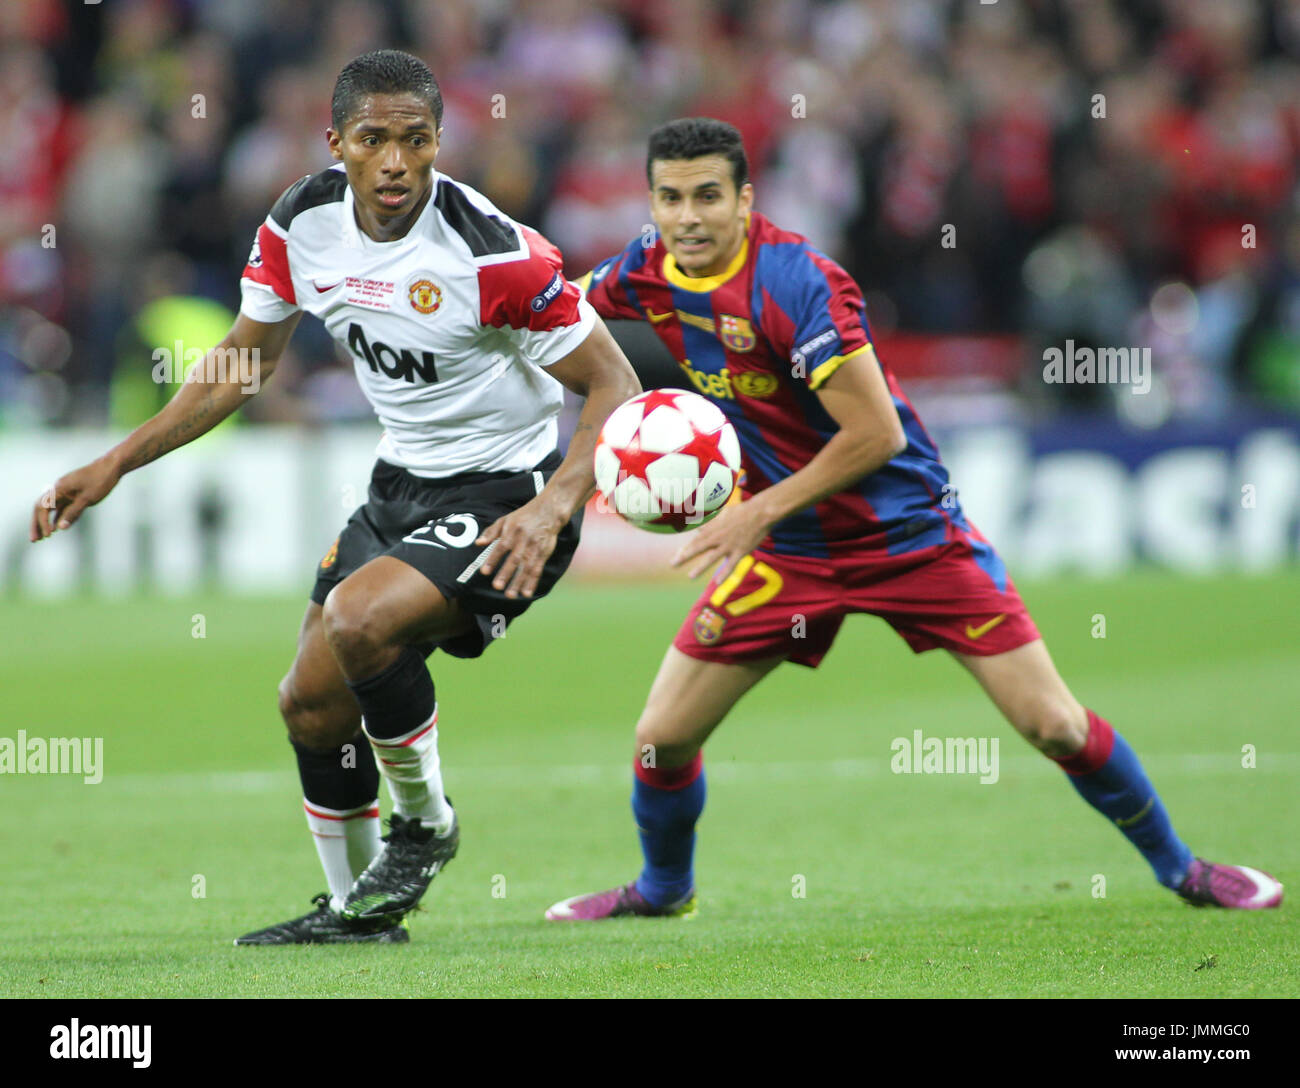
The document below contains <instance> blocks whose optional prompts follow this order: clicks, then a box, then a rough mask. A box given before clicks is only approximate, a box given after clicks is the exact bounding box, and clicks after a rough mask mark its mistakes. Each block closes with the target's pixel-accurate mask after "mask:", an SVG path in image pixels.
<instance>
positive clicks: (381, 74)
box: [330, 49, 442, 132]
mask: <svg viewBox="0 0 1300 1088" xmlns="http://www.w3.org/2000/svg"><path fill="white" fill-rule="evenodd" d="M371 94H413V95H415V96H416V97H417V98H422V99H423V100H424V101H425V102H426V103H427V104H428V106H429V109H431V110H432V111H433V119H434V128H442V91H441V90H439V89H438V81H437V80H436V79H434V78H433V73H432V72H431V71H429V66H428V65H427V64H425V63H424V61H422V60H421V59H420V58H419V57H413V56H412V55H411V54H410V53H403V52H402V51H401V50H400V49H376V50H375V51H374V52H373V53H362V54H361V56H359V57H357V58H356V59H355V60H350V61H348V63H347V64H345V65H344V66H343V71H341V72H340V73H339V78H338V79H337V80H336V81H335V83H334V98H333V99H332V100H331V102H330V122H331V124H333V126H334V131H335V132H342V131H343V126H344V125H345V124H347V122H348V119H349V118H350V117H351V116H352V115H353V114H354V113H356V111H357V106H358V105H359V104H360V102H361V99H363V98H365V97H366V95H371Z"/></svg>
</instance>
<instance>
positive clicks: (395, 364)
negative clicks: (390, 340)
mask: <svg viewBox="0 0 1300 1088" xmlns="http://www.w3.org/2000/svg"><path fill="white" fill-rule="evenodd" d="M348 349H349V350H350V351H351V352H352V354H353V355H355V356H356V357H357V358H358V359H361V360H363V361H364V362H365V363H366V365H367V366H369V367H370V369H371V370H372V371H374V373H376V374H380V373H382V374H387V375H388V377H390V378H399V379H401V380H402V381H404V382H410V383H411V384H412V385H414V384H415V383H416V382H417V381H421V382H436V381H437V380H438V370H437V368H436V367H435V366H434V360H433V352H431V351H422V352H420V357H419V358H418V359H417V358H416V357H415V352H414V351H411V350H410V349H409V348H391V347H389V346H388V345H387V344H385V343H384V342H383V341H382V340H375V341H374V342H373V343H372V342H371V341H370V340H368V339H367V338H366V330H365V329H363V328H362V327H361V326H360V325H358V324H357V323H356V322H355V321H354V322H352V324H350V325H349V326H348ZM417 375H418V377H417Z"/></svg>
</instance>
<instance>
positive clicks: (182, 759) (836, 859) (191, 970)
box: [0, 574, 1300, 997]
mask: <svg viewBox="0 0 1300 1088" xmlns="http://www.w3.org/2000/svg"><path fill="white" fill-rule="evenodd" d="M1021 589H1022V592H1023V593H1024V595H1025V597H1026V599H1027V601H1028V603H1029V605H1030V608H1031V610H1033V612H1034V614H1035V617H1036V619H1037V620H1038V623H1039V626H1040V627H1041V628H1042V629H1043V631H1044V633H1045V635H1046V637H1047V639H1048V645H1049V646H1050V647H1051V648H1052V650H1053V653H1054V656H1055V657H1056V660H1057V663H1058V665H1059V666H1060V668H1061V671H1062V672H1063V674H1064V675H1065V676H1066V678H1067V680H1068V681H1069V682H1070V684H1071V686H1072V687H1073V689H1074V690H1075V692H1076V694H1077V695H1078V696H1079V697H1080V699H1081V700H1082V701H1083V702H1084V703H1085V704H1086V705H1089V706H1092V707H1094V708H1096V709H1097V710H1098V711H1099V712H1100V713H1102V714H1103V715H1104V716H1106V717H1108V718H1110V720H1111V721H1112V722H1113V723H1114V724H1115V726H1116V728H1117V729H1119V730H1121V731H1122V732H1123V733H1124V734H1125V735H1126V736H1127V737H1128V738H1129V740H1130V741H1131V742H1132V743H1133V745H1134V747H1135V748H1136V749H1137V751H1138V752H1139V754H1140V755H1141V756H1142V757H1143V759H1144V761H1145V764H1146V766H1147V769H1148V771H1149V772H1150V773H1151V775H1152V777H1153V779H1154V780H1155V782H1156V784H1157V785H1158V786H1159V787H1160V789H1161V791H1162V794H1163V796H1164V798H1165V801H1166V803H1167V804H1168V806H1169V808H1170V811H1171V813H1172V815H1173V817H1174V821H1175V825H1176V826H1177V827H1178V828H1179V830H1180V832H1181V834H1182V836H1183V837H1184V838H1185V839H1186V840H1187V841H1188V843H1189V844H1190V845H1191V846H1192V848H1193V849H1194V850H1195V851H1196V852H1197V853H1200V854H1202V855H1204V856H1208V857H1210V858H1212V859H1217V860H1224V861H1238V862H1243V863H1246V864H1253V865H1257V866H1259V867H1261V868H1264V869H1268V870H1269V871H1271V872H1273V873H1274V874H1275V875H1276V876H1278V877H1279V878H1280V879H1282V880H1283V881H1284V882H1285V883H1286V884H1287V885H1288V886H1289V888H1290V894H1292V895H1295V894H1300V836H1297V834H1296V830H1297V828H1298V827H1300V789H1297V786H1298V785H1300V737H1298V736H1297V734H1296V725H1297V717H1298V715H1297V709H1296V708H1297V705H1298V703H1300V699H1298V696H1300V669H1297V657H1298V655H1297V650H1298V649H1300V645H1298V644H1300V623H1298V622H1297V619H1296V616H1297V613H1298V611H1300V607H1298V606H1300V575H1297V574H1289V575H1286V576H1278V577H1268V578H1259V579H1250V578H1231V579H1230V578H1214V579H1205V580H1184V579H1179V578H1174V577H1171V576H1164V575H1158V576H1157V575H1144V576H1134V577H1133V578H1131V579H1126V580H1123V581H1112V582H1081V581H1070V580H1061V581H1055V582H1052V583H1050V584H1033V583H1029V584H1025V585H1022V586H1021ZM692 595H693V587H692V586H690V585H688V584H685V583H681V584H678V583H671V584H665V585H659V586H653V587H637V588H628V587H610V586H602V587H593V586H590V585H574V584H568V585H565V586H562V587H561V589H560V590H559V591H557V595H556V597H555V598H554V599H552V600H548V601H546V602H544V603H542V604H541V605H540V606H539V607H537V608H536V609H535V610H534V612H533V613H532V614H530V615H529V616H527V617H526V618H525V619H523V620H521V621H520V622H519V623H518V624H516V625H515V626H514V627H513V628H512V629H511V631H510V632H509V635H508V636H507V637H506V638H505V640H504V641H503V642H502V643H501V644H500V645H498V646H496V647H494V648H493V649H492V650H491V651H490V652H489V654H488V655H487V656H486V657H485V658H484V659H483V660H481V661H478V662H472V663H464V662H458V661H453V660H450V659H445V658H442V657H440V656H438V655H436V656H435V657H434V658H433V659H432V662H431V663H432V666H433V674H434V678H435V681H436V683H437V685H438V693H439V700H440V704H441V715H440V732H441V737H442V751H443V765H444V768H445V773H446V779H447V788H448V792H449V793H450V794H451V796H452V797H453V798H454V799H455V801H456V805H457V808H458V810H459V812H460V814H461V820H462V825H463V836H462V846H461V852H460V856H459V857H458V858H457V859H456V861H455V862H454V863H453V864H452V865H451V866H450V867H449V868H448V869H447V871H446V873H445V874H443V875H442V876H440V877H439V878H438V880H437V881H436V882H435V883H434V885H433V887H432V888H431V890H430V893H429V895H428V896H427V898H426V900H425V907H426V910H425V911H423V912H421V913H419V914H417V915H416V916H415V917H414V918H413V920H412V922H411V934H412V938H411V943H410V944H409V945H408V946H404V947H403V946H386V947H325V948H288V949H274V948H271V949H267V948H240V949H236V948H233V947H232V946H231V939H232V938H233V937H234V936H236V935H237V934H239V933H242V932H244V931H246V930H248V929H252V928H255V927H258V926H261V925H265V924H268V923H270V922H273V921H277V920H279V919H281V918H285V917H288V916H290V915H292V914H298V913H301V912H302V911H305V910H307V909H309V903H308V899H309V898H310V896H311V895H312V894H313V893H315V892H317V891H320V890H322V888H323V886H324V881H323V879H322V877H321V874H320V871H319V866H318V863H317V861H316V857H315V852H314V850H313V849H312V845H311V841H310V838H309V836H308V833H307V830H306V826H305V823H304V820H303V817H302V812H301V808H300V805H299V798H300V794H299V793H298V784H297V777H296V774H295V772H294V768H293V762H292V759H291V753H290V750H289V748H288V745H287V744H286V743H285V740H284V735H283V726H282V725H281V724H280V722H279V719H278V716H277V713H276V708H275V687H276V683H277V682H278V680H279V678H280V676H281V675H282V673H283V672H284V670H285V668H286V666H287V665H288V663H289V660H290V657H291V654H292V649H293V643H294V637H295V634H296V630H297V623H298V620H299V618H300V615H301V611H302V607H303V602H302V601H299V600H296V599H280V600H255V601H244V600H241V601H236V600H231V599H228V598H223V597H218V596H214V595H210V596H206V597H202V598H193V599H183V600H127V601H118V602H106V601H74V602H66V603H63V602H60V603H40V602H30V601H29V602H12V601H11V602H6V603H3V604H0V692H3V725H0V737H15V736H16V734H17V731H18V730H19V729H25V730H26V731H27V733H28V735H29V736H42V737H50V736H78V737H80V736H102V737H103V738H104V765H105V766H104V778H103V781H102V782H101V783H100V784H98V785H86V784H83V783H82V782H81V780H80V779H78V778H73V777H70V776H55V775H23V776H13V775H5V776H4V777H2V778H0V886H3V889H4V905H5V909H4V925H3V927H0V995H3V996H51V997H81V996H154V997H166V996H237V995H238V996H268V997H271V996H294V995H319V996H372V995H373V996H383V995H410V996H432V995H458V996H507V995H540V996H560V995H584V996H668V995H687V996H711V995H719V996H724V995H725V996H795V995H808V996H830V995H846V996H917V997H920V996H925V997H932V996H1179V997H1181V996H1209V995H1213V996H1264V995H1269V996H1295V995H1297V994H1300V967H1298V966H1297V965H1298V964H1300V937H1298V936H1297V927H1296V925H1295V922H1294V918H1293V914H1294V910H1295V903H1294V902H1292V903H1288V904H1286V905H1284V906H1283V908H1282V909H1281V910H1279V911H1268V912H1263V913H1260V914H1246V913H1226V912H1217V911H1216V912H1210V911H1195V910H1192V909H1190V908H1187V907H1185V906H1184V905H1183V904H1182V903H1180V902H1179V901H1177V900H1176V899H1175V898H1174V897H1172V896H1171V895H1170V894H1169V893H1168V892H1166V891H1164V890H1162V889H1161V888H1159V887H1158V886H1157V885H1156V884H1155V882H1154V880H1153V879H1152V878H1151V875H1150V871H1149V870H1148V868H1147V866H1146V864H1145V863H1144V862H1143V861H1142V860H1141V858H1140V857H1139V856H1138V855H1137V854H1136V853H1135V852H1134V851H1133V850H1132V849H1131V848H1130V847H1129V846H1128V844H1127V843H1126V842H1125V841H1124V840H1123V839H1122V838H1121V836H1120V835H1119V834H1118V833H1117V832H1116V831H1115V830H1114V829H1113V828H1110V827H1107V826H1106V824H1105V822H1104V821H1103V820H1102V819H1101V818H1100V817H1098V816H1097V815H1095V814H1094V813H1093V812H1092V811H1091V810H1090V809H1089V808H1088V807H1087V806H1086V805H1084V803H1083V802H1082V801H1081V800H1079V798H1078V797H1077V796H1076V795H1075V794H1074V792H1073V790H1071V789H1070V788H1069V787H1068V785H1067V784H1066V783H1065V781H1064V778H1063V776H1062V775H1061V773H1060V772H1059V771H1058V770H1057V769H1056V768H1055V767H1053V766H1052V765H1051V764H1049V763H1048V762H1047V761H1046V760H1044V759H1042V758H1041V757H1040V756H1038V755H1036V754H1034V753H1033V752H1032V750H1031V749H1029V748H1028V746H1027V745H1025V744H1024V743H1023V742H1022V741H1020V740H1019V739H1018V738H1016V737H1015V736H1014V735H1013V734H1012V733H1011V731H1010V729H1009V727H1007V726H1006V725H1005V724H1004V723H1003V722H1002V721H1001V719H1000V718H999V717H998V716H997V714H996V712H995V711H994V709H993V708H992V707H991V706H990V705H988V704H987V703H986V702H985V701H984V700H983V697H982V696H981V695H980V694H979V692H978V690H977V689H976V687H975V686H974V684H973V682H972V681H971V680H970V679H969V678H968V677H967V676H966V675H965V673H964V672H962V671H961V670H960V669H959V668H957V667H956V666H955V665H953V664H952V663H951V661H950V660H948V658H947V657H946V655H944V654H942V653H932V654H927V655H925V656H923V657H914V656H913V655H912V654H911V653H910V652H909V651H908V650H907V649H906V647H905V646H904V644H903V643H902V641H901V640H899V639H898V638H897V636H895V635H894V634H893V633H892V632H891V631H889V629H888V628H887V627H885V626H884V625H883V624H882V623H880V622H879V621H876V620H873V619H870V618H866V617H858V618H856V619H854V620H851V621H850V622H849V623H848V624H847V625H846V627H845V630H844V632H843V634H842V635H841V638H840V641H839V643H838V644H837V646H836V648H835V650H834V652H833V653H832V654H831V656H830V658H829V659H828V661H827V663H826V664H825V665H824V666H823V667H822V669H820V670H819V671H818V672H816V673H812V672H809V671H807V670H802V669H795V668H793V667H787V668H785V669H782V670H779V671H778V672H777V673H776V674H775V675H774V676H773V677H771V678H770V679H769V680H768V681H766V682H765V683H764V685H763V686H762V687H761V688H760V689H758V691H757V692H755V693H754V694H753V695H751V696H750V697H749V698H748V699H747V700H746V701H745V702H743V703H742V704H741V705H740V707H739V708H738V710H737V712H736V713H735V714H734V715H733V717H732V718H731V719H730V720H729V721H728V722H727V723H726V724H725V725H724V726H723V728H722V729H721V730H720V731H719V733H718V734H717V735H716V736H715V738H714V739H713V740H712V742H711V743H710V746H709V748H708V751H707V763H706V766H707V769H708V774H709V788H710V801H709V805H708V808H707V810H706V812H705V815H704V818H703V821H702V824H701V838H700V845H699V849H698V855H697V876H698V879H699V881H700V896H701V910H700V914H699V917H698V918H697V919H695V920H693V921H689V922H680V921H660V920H644V921H643V920H629V921H620V922H612V923H605V924H601V925H596V926H569V927H565V926H557V925H552V924H548V923H545V922H544V921H543V920H542V912H543V910H544V909H545V908H546V907H547V906H548V905H549V904H550V903H551V902H552V901H554V900H556V899H558V898H561V897H563V896H566V895H570V894H574V893H576V892H582V891H590V890H596V889H599V888H604V887H609V886H611V885H613V884H615V883H618V882H622V881H626V880H628V879H630V878H631V877H632V876H634V875H635V873H636V871H637V867H638V860H639V854H638V852H637V848H636V841H635V835H634V832H633V827H632V822H631V816H630V812H629V807H628V795H629V773H630V760H631V727H632V723H633V722H634V720H635V717H636V714H637V711H638V710H639V708H640V704H641V700H642V698H643V696H644V692H645V689H646V686H647V684H648V682H649V680H650V677H651V675H652V674H653V671H654V669H655V667H656V665H657V663H658V660H659V658H660V656H661V655H662V652H663V648H664V646H665V644H666V642H667V639H668V638H669V636H670V635H671V633H672V632H673V631H674V630H675V628H676V625H677V623H678V622H679V620H680V617H681V615H682V613H683V610H684V608H685V605H686V603H687V602H688V601H689V600H690V599H691V597H692ZM1097 613H1101V614H1103V615H1104V616H1105V621H1106V636H1107V637H1106V638H1104V639H1099V638H1093V637H1092V634H1091V632H1092V630H1093V626H1094V621H1093V617H1094V615H1095V614H1097ZM197 614H201V615H202V617H203V622H204V624H205V626H206V631H205V636H206V637H204V638H201V639H200V638H194V637H192V632H193V630H194V627H195V624H196V622H197V621H196V620H195V618H194V617H195V616H196V615H197ZM915 728H920V729H922V730H923V731H924V732H925V734H926V735H927V736H940V737H944V736H975V737H979V736H984V737H997V738H999V739H1000V741H1001V767H1000V777H999V779H998V781H997V782H996V783H995V784H991V785H981V784H980V783H979V781H978V780H977V778H976V777H974V776H970V775H966V776H960V775H896V774H892V773H890V768H889V763H890V756H891V750H890V742H891V740H892V739H893V738H895V737H898V736H910V735H911V732H912V730H913V729H915ZM1244 745H1253V746H1254V752H1255V753H1256V754H1255V759H1256V763H1257V765H1256V766H1255V767H1254V768H1244V767H1243V765H1242V763H1243V755H1242V752H1243V746H1244ZM384 804H385V807H386V806H387V798H386V797H385V798H384ZM1097 876H1101V877H1104V878H1105V897H1104V898H1098V897H1095V896H1094V894H1093V890H1094V887H1096V886H1097V885H1096V883H1095V877H1097ZM800 877H802V878H803V880H802V881H799V879H798V878H800ZM196 878H201V880H198V881H196ZM800 883H802V884H803V886H804V888H805V890H806V894H805V895H804V896H803V897H802V898H800V897H797V896H796V895H795V892H796V891H798V890H799V885H800ZM196 890H197V891H202V892H203V893H204V894H203V895H202V897H196V894H195V893H196ZM494 892H495V893H496V894H494ZM503 892H504V894H502V893H503Z"/></svg>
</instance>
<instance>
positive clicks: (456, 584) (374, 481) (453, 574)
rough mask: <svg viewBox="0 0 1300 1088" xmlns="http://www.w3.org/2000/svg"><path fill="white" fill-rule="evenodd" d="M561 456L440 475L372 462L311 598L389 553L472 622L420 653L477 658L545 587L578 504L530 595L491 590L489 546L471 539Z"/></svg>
mask: <svg viewBox="0 0 1300 1088" xmlns="http://www.w3.org/2000/svg"><path fill="white" fill-rule="evenodd" d="M560 461H561V457H560V454H559V453H558V452H553V453H551V455H550V456H549V457H547V458H546V459H545V460H544V461H542V462H541V463H540V464H539V465H537V466H536V468H534V469H531V470H530V471H528V472H467V473H464V474H463V475H460V476H450V477H446V478H444V479H441V480H426V479H422V478H420V477H419V476H413V475H412V474H411V473H409V472H407V471H406V470H405V469H403V468H398V467H397V466H396V465H390V464H389V463H388V462H387V461H377V462H376V463H375V470H374V473H373V474H372V475H371V477H370V495H369V498H368V500H367V501H366V503H365V505H364V506H359V507H357V509H356V510H355V511H354V512H353V514H352V516H351V517H350V518H348V523H347V525H345V526H344V527H343V532H341V533H340V534H339V536H338V539H337V540H335V541H334V543H333V545H332V546H331V547H330V550H329V551H328V552H327V553H326V554H325V558H324V559H322V560H321V561H320V565H319V566H318V567H317V568H316V586H315V588H314V589H313V590H312V593H311V599H312V600H313V601H315V602H316V603H317V604H320V605H323V604H324V603H325V598H326V597H327V596H328V595H329V592H330V590H331V589H333V588H334V587H335V586H336V585H338V584H339V582H341V581H342V580H343V579H344V578H346V577H347V576H348V575H349V574H351V573H352V572H353V571H355V570H357V569H359V568H360V567H363V566H365V564H366V563H368V562H370V560H372V559H374V558H375V557H376V556H380V555H391V556H394V557H395V558H397V559H400V560H401V561H402V562H403V563H406V564H408V565H409V566H412V567H414V568H415V569H416V570H418V571H419V572H420V573H421V574H423V575H424V576H425V577H426V578H428V579H429V581H430V582H432V583H433V584H434V585H435V586H437V587H438V590H439V592H441V593H442V595H443V596H444V597H446V598H447V599H448V600H457V601H459V602H460V603H461V605H462V606H463V607H464V608H465V609H466V610H468V611H469V612H471V613H472V614H473V616H474V618H475V620H476V621H477V629H476V630H474V631H470V632H469V633H468V634H464V635H459V636H457V637H456V638H453V639H448V640H446V641H445V642H441V643H437V644H436V645H435V644H432V643H428V644H425V645H423V646H421V647H420V649H421V650H422V651H424V652H425V653H426V654H429V653H432V652H433V650H434V649H435V648H436V649H441V650H443V651H445V652H446V653H449V654H452V655H453V656H455V657H478V656H479V654H481V653H482V652H483V651H484V649H486V647H487V645H488V643H490V642H491V641H492V640H493V639H494V638H499V637H500V636H501V635H502V634H504V632H505V628H506V625H507V624H509V623H510V621H511V620H513V619H514V618H515V617H516V616H519V615H521V614H522V613H523V612H524V611H526V610H527V608H528V606H529V604H530V603H532V601H533V600H536V599H537V598H538V597H544V596H546V594H547V593H549V592H550V590H551V587H552V586H553V585H555V583H556V582H557V581H558V580H559V578H560V575H562V574H563V573H564V572H565V571H566V570H567V569H568V567H569V563H570V561H571V560H572V559H573V553H574V551H576V550H577V547H578V535H579V533H580V532H581V530H582V510H581V509H579V510H578V512H577V513H576V514H574V515H573V518H572V520H570V522H569V523H568V524H567V525H566V526H565V527H564V528H563V529H561V530H560V534H559V537H558V538H557V539H556V542H555V551H553V552H552V553H551V557H550V558H549V559H547V561H546V565H545V566H544V567H543V568H542V576H541V579H540V580H539V581H538V583H537V588H536V589H535V590H534V591H533V596H532V597H531V598H525V597H514V598H511V597H507V596H506V595H505V592H504V591H503V590H498V589H493V588H492V581H491V579H490V578H487V577H485V576H484V575H483V574H482V573H481V571H480V570H479V568H480V567H481V566H482V565H483V561H484V560H485V559H486V558H487V555H486V553H487V548H486V547H477V546H475V544H474V541H475V540H476V539H477V538H478V535H479V534H480V533H481V532H482V531H483V530H484V529H486V528H487V527H488V526H489V525H491V524H492V523H493V522H494V521H496V520H497V518H499V517H502V516H504V515H505V514H509V513H510V512H511V511H513V510H517V509H519V507H521V506H523V505H524V504H525V503H526V502H528V501H529V500H530V499H532V498H533V497H534V496H536V495H537V494H539V493H540V492H541V490H542V487H543V485H544V484H545V483H546V481H547V480H549V479H550V478H551V476H552V474H553V473H554V472H555V470H556V469H557V468H559V467H560ZM494 576H495V575H494Z"/></svg>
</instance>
